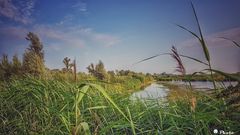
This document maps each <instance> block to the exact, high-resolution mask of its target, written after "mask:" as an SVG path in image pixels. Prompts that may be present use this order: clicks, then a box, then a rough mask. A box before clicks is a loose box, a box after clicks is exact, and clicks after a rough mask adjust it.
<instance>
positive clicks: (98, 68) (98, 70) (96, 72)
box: [87, 60, 109, 80]
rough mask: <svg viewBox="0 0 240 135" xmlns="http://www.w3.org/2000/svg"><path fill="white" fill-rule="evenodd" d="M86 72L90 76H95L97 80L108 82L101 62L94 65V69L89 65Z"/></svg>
mask: <svg viewBox="0 0 240 135" xmlns="http://www.w3.org/2000/svg"><path fill="white" fill-rule="evenodd" d="M87 69H88V72H89V73H90V74H92V75H93V76H95V77H96V78H97V79H99V80H108V79H109V78H108V74H107V71H106V69H105V67H104V64H103V62H102V61H101V60H99V62H98V64H97V65H95V67H94V64H92V63H91V64H90V65H89V66H88V67H87Z"/></svg>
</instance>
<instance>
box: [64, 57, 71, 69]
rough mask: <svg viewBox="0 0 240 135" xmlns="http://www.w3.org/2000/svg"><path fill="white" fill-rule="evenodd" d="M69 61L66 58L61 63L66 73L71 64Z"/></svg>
mask: <svg viewBox="0 0 240 135" xmlns="http://www.w3.org/2000/svg"><path fill="white" fill-rule="evenodd" d="M70 61H71V59H70V58H68V57H65V58H64V59H63V63H64V65H65V67H66V70H67V71H68V70H69V69H70V65H71V64H70Z"/></svg>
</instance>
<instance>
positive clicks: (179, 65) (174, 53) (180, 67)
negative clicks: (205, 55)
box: [170, 46, 186, 75]
mask: <svg viewBox="0 0 240 135" xmlns="http://www.w3.org/2000/svg"><path fill="white" fill-rule="evenodd" d="M171 51H172V53H171V54H170V55H171V56H172V58H174V59H175V60H176V62H177V67H176V71H177V72H179V73H181V74H182V75H185V74H186V69H185V67H184V65H183V63H182V60H181V58H180V55H179V54H178V52H177V48H176V47H174V46H172V49H171Z"/></svg>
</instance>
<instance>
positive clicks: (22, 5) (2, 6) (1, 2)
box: [0, 0, 35, 24]
mask: <svg viewBox="0 0 240 135" xmlns="http://www.w3.org/2000/svg"><path fill="white" fill-rule="evenodd" d="M34 5H35V1H34V0H28V1H17V4H16V3H13V2H12V0H0V15H1V16H5V17H7V18H9V19H12V20H14V21H16V22H20V23H23V24H29V23H31V22H32V19H31V18H30V17H31V15H32V12H33V8H34Z"/></svg>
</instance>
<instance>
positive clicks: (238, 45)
mask: <svg viewBox="0 0 240 135" xmlns="http://www.w3.org/2000/svg"><path fill="white" fill-rule="evenodd" d="M219 38H222V39H225V40H228V41H231V42H232V43H233V44H234V45H236V46H237V47H240V44H239V43H237V42H236V41H234V40H232V39H229V38H225V37H219Z"/></svg>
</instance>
